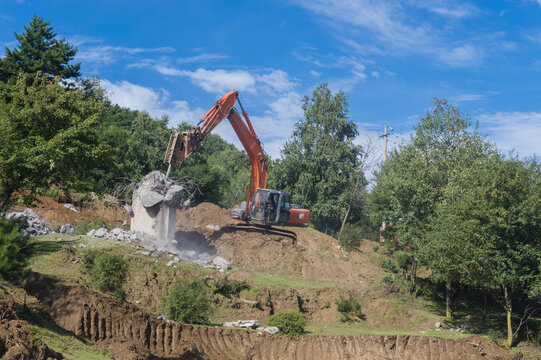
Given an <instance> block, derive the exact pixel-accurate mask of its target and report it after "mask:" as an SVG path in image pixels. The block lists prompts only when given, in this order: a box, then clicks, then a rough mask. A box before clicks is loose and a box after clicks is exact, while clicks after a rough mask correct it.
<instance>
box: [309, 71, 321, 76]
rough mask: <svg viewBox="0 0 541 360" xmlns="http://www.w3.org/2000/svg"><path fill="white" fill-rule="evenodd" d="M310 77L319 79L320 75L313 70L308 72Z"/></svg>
mask: <svg viewBox="0 0 541 360" xmlns="http://www.w3.org/2000/svg"><path fill="white" fill-rule="evenodd" d="M310 75H312V76H313V77H319V76H321V73H320V72H317V71H315V70H310Z"/></svg>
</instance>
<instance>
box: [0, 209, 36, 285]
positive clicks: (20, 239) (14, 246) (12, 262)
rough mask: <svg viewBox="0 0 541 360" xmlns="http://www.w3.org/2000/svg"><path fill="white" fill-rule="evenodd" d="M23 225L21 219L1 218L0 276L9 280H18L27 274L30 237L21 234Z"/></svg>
mask: <svg viewBox="0 0 541 360" xmlns="http://www.w3.org/2000/svg"><path fill="white" fill-rule="evenodd" d="M22 223H23V221H22V220H20V219H10V220H8V219H6V218H4V217H1V216H0V275H1V276H2V277H3V278H5V279H7V280H17V279H20V278H22V277H24V276H25V275H26V274H27V269H26V265H27V263H28V257H29V256H30V251H29V247H28V241H29V239H30V237H29V236H28V235H21V234H20V233H19V229H20V227H22V226H23V225H22Z"/></svg>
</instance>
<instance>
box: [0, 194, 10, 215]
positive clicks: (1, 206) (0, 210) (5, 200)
mask: <svg viewBox="0 0 541 360" xmlns="http://www.w3.org/2000/svg"><path fill="white" fill-rule="evenodd" d="M12 193H13V192H12V191H11V190H9V189H8V190H6V191H5V192H4V194H3V196H2V204H0V214H2V213H3V212H4V211H6V210H7V209H5V207H6V206H7V204H8V202H9V199H10V198H11V194H12Z"/></svg>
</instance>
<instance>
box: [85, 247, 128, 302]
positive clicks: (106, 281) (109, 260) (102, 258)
mask: <svg viewBox="0 0 541 360" xmlns="http://www.w3.org/2000/svg"><path fill="white" fill-rule="evenodd" d="M83 261H84V264H85V267H86V269H87V270H88V271H89V273H90V277H91V278H92V281H93V282H94V284H95V285H96V286H97V288H98V289H100V290H101V291H106V292H110V293H113V294H114V295H115V296H117V297H120V298H121V299H122V298H124V297H125V293H124V291H123V290H122V284H123V283H124V279H125V278H126V273H127V271H128V262H127V260H126V258H125V257H124V256H123V255H120V254H110V253H108V252H105V251H104V250H89V251H88V252H86V253H85V256H84V257H83Z"/></svg>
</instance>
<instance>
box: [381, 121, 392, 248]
mask: <svg viewBox="0 0 541 360" xmlns="http://www.w3.org/2000/svg"><path fill="white" fill-rule="evenodd" d="M387 130H389V131H387ZM392 132H393V128H392V127H390V126H387V125H385V131H384V133H383V135H381V136H380V137H382V138H383V163H384V164H385V163H386V162H387V138H388V137H389V135H391V133H392ZM386 227H387V224H385V221H383V222H382V223H381V232H380V237H379V241H380V242H385V228H386Z"/></svg>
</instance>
